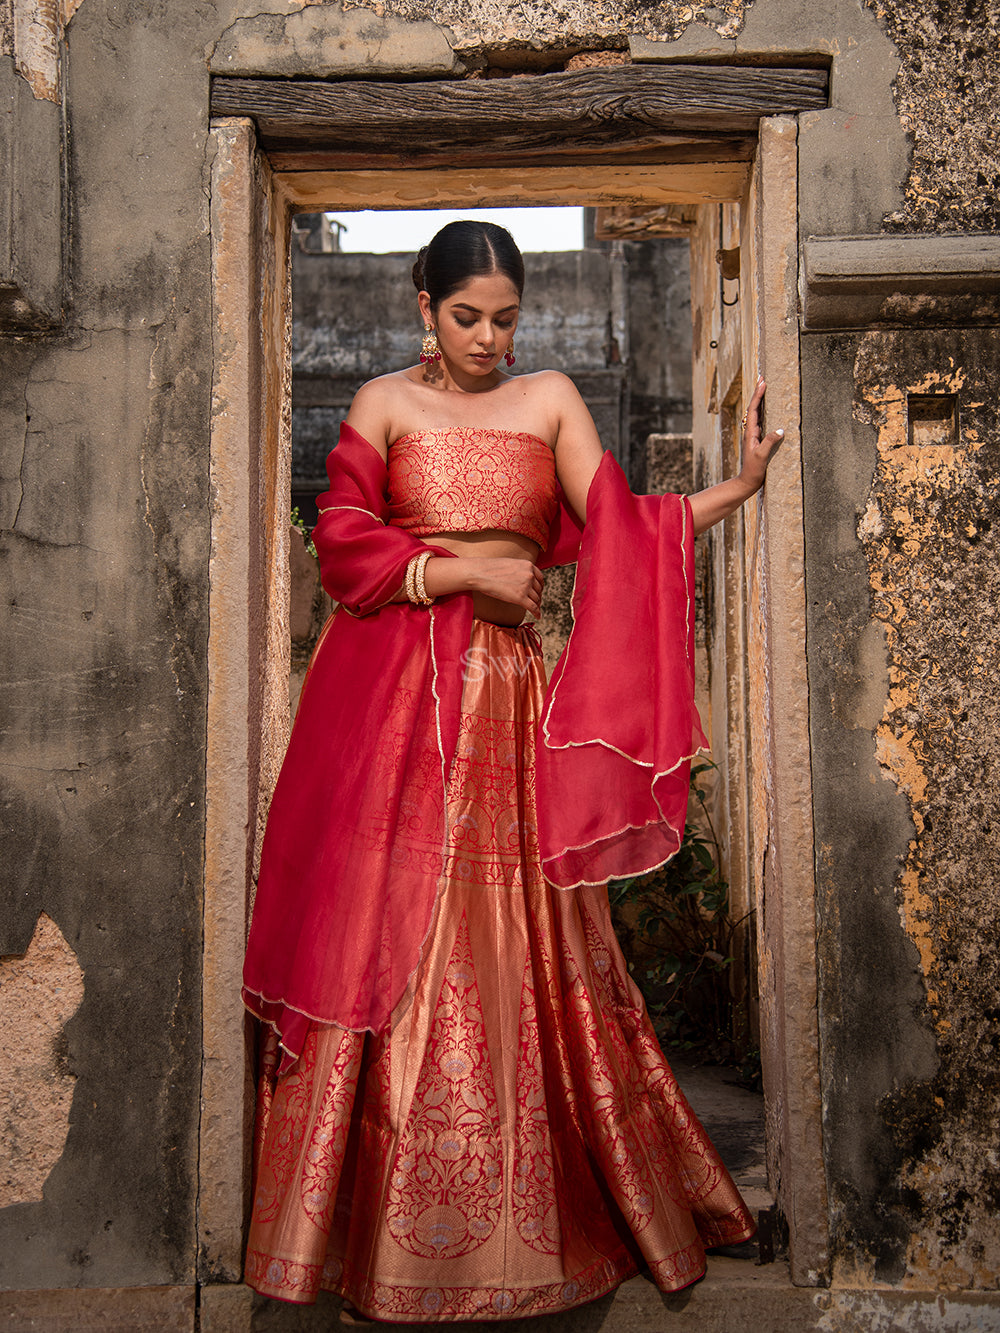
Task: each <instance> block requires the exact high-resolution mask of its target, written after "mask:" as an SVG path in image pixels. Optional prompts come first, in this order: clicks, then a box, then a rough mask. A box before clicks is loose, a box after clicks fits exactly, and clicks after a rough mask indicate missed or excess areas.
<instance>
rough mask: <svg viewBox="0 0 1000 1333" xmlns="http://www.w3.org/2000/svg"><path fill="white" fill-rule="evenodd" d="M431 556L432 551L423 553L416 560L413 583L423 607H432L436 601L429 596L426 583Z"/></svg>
mask: <svg viewBox="0 0 1000 1333" xmlns="http://www.w3.org/2000/svg"><path fill="white" fill-rule="evenodd" d="M431 554H432V552H430V551H423V552H421V554H420V555H418V556H417V559H416V570H415V572H414V576H413V581H414V584H415V585H416V593H417V601H418V602H419V603H420V605H421V606H430V604H431V602H433V600H434V598H433V597H428V596H427V585H426V584H425V583H424V571H425V570H426V568H427V561H428V560H429V559H430V558H431Z"/></svg>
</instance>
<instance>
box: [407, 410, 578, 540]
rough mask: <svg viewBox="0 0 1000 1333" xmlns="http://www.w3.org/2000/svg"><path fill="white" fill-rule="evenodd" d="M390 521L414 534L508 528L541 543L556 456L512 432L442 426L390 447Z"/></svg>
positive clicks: (551, 510) (552, 497)
mask: <svg viewBox="0 0 1000 1333" xmlns="http://www.w3.org/2000/svg"><path fill="white" fill-rule="evenodd" d="M388 467H389V522H390V523H391V524H392V525H393V527H399V528H405V529H407V530H408V531H409V532H412V533H413V535H414V536H416V537H427V536H430V535H432V534H434V533H439V532H485V531H488V530H496V531H499V532H515V533H518V534H519V535H520V536H522V537H527V538H529V540H531V541H533V542H537V544H538V545H539V546H541V547H542V548H543V549H544V548H545V546H546V545H547V544H548V538H549V524H550V523H551V522H552V519H553V517H554V515H555V512H556V474H555V458H554V456H553V453H552V450H551V449H550V448H549V446H548V445H547V444H546V443H545V441H544V440H540V439H538V437H537V436H535V435H528V434H524V433H521V432H517V431H508V430H489V429H484V428H481V427H471V426H447V427H441V428H439V429H426V430H421V431H415V432H414V433H413V434H412V435H404V436H402V438H400V439H398V440H395V441H394V442H393V443H392V444H391V445H390V446H389V462H388Z"/></svg>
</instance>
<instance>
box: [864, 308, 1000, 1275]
mask: <svg viewBox="0 0 1000 1333" xmlns="http://www.w3.org/2000/svg"><path fill="white" fill-rule="evenodd" d="M997 360H998V352H997V347H996V339H995V334H993V333H991V332H989V331H983V332H981V333H980V332H977V331H972V330H966V331H948V332H943V331H940V330H937V331H935V334H934V336H933V339H931V337H930V336H929V335H924V334H917V333H914V334H910V335H908V334H905V333H901V332H899V333H869V334H866V335H865V336H864V337H863V338H862V340H861V343H860V345H859V349H858V354H857V357H856V360H855V368H854V369H855V377H856V392H857V397H856V401H855V416H856V417H857V418H858V419H859V420H861V421H866V422H868V423H869V424H871V425H872V426H874V427H875V430H876V436H877V465H876V469H875V475H874V478H873V481H872V486H871V490H870V493H869V496H868V500H867V505H866V507H865V511H864V514H863V515H862V517H861V520H860V522H859V524H858V537H859V539H860V541H861V543H862V546H863V548H864V552H865V556H866V560H867V566H868V577H869V585H870V591H871V607H872V614H873V616H874V617H875V619H876V621H877V622H879V623H880V624H881V626H882V628H883V630H884V634H885V642H886V649H887V653H888V691H887V694H886V699H885V706H884V709H883V712H882V716H881V718H880V720H879V722H878V725H877V727H876V733H875V758H876V760H877V762H878V765H879V768H880V770H881V772H882V774H883V776H884V777H885V778H886V779H887V780H889V781H891V782H892V783H893V784H894V785H895V786H896V787H897V789H898V790H899V791H900V792H901V793H902V794H903V795H904V796H905V797H906V800H907V802H908V804H909V806H910V811H911V816H912V820H913V828H914V836H913V837H912V839H911V840H910V843H909V847H908V848H907V851H906V853H905V858H904V862H903V864H902V866H901V868H900V871H899V874H898V876H897V879H896V884H895V895H896V905H897V909H898V912H899V918H900V921H901V923H902V926H903V929H904V930H905V932H906V934H907V936H908V937H909V939H910V940H911V941H912V943H913V944H914V946H915V947H916V950H917V952H918V955H919V960H920V971H921V974H922V979H923V983H924V987H925V994H926V1005H927V1017H928V1018H929V1019H930V1020H931V1022H932V1023H933V1025H934V1029H935V1031H936V1034H937V1041H938V1054H939V1060H940V1067H939V1070H938V1073H937V1074H936V1076H935V1077H934V1078H933V1079H932V1080H931V1081H930V1082H929V1083H923V1084H919V1083H915V1084H912V1085H909V1086H907V1087H905V1088H901V1089H899V1090H897V1092H896V1093H894V1094H892V1095H890V1096H888V1097H886V1098H885V1100H884V1103H883V1105H882V1107H881V1108H880V1109H881V1112H882V1115H883V1117H884V1119H885V1123H886V1126H887V1128H888V1129H889V1130H890V1132H891V1133H892V1135H893V1137H894V1139H895V1142H896V1144H897V1147H898V1149H899V1153H900V1162H901V1166H900V1170H899V1175H898V1181H897V1189H898V1196H899V1200H900V1201H901V1202H900V1206H901V1207H902V1208H903V1209H904V1211H905V1212H908V1213H909V1215H910V1222H911V1224H912V1225H911V1231H910V1236H909V1242H908V1252H907V1256H906V1260H907V1264H906V1275H905V1278H904V1282H905V1283H906V1284H907V1285H913V1286H918V1285H920V1284H921V1283H934V1284H937V1285H940V1286H955V1287H987V1288H994V1287H996V1285H997V1280H998V1279H997V1273H998V1272H1000V1233H998V1229H997V1226H996V1216H997V1211H998V1208H1000V1170H998V1169H997V1163H996V1162H995V1161H994V1162H993V1163H992V1165H991V1164H990V1153H991V1151H993V1150H995V1147H996V1141H997V1137H998V1134H1000V1075H998V1066H1000V1061H998V1054H1000V1037H998V1036H997V1032H998V1019H1000V963H998V960H997V958H996V949H995V941H996V939H997V937H998V934H1000V901H998V899H997V895H996V894H995V892H992V891H991V886H993V885H995V884H996V883H997V882H998V881H1000V858H998V855H997V850H996V849H997V838H996V819H997V802H996V778H995V776H994V772H995V767H996V764H997V761H998V759H1000V744H998V740H997V737H998V736H1000V702H998V700H997V697H996V696H997V691H996V688H995V681H994V679H993V676H994V674H995V673H994V672H993V671H990V670H988V669H987V670H985V671H984V667H985V666H986V664H988V663H995V662H996V622H995V615H996V612H995V608H996V605H997V601H998V598H1000V573H998V569H1000V564H998V560H997V550H996V535H995V533H994V530H993V529H994V520H995V510H996V499H995V497H996V489H995V477H996V473H997V462H998V456H1000V425H998V422H997V416H996V410H995V406H989V407H987V406H986V405H985V404H986V403H987V402H988V395H987V392H986V390H987V388H988V386H989V385H990V384H991V383H994V384H995V382H996V378H997V375H998V370H1000V367H998V365H997ZM928 365H930V366H933V367H934V369H930V370H928V369H927V367H928ZM914 394H916V395H946V394H954V395H957V402H958V413H959V416H958V426H957V430H956V433H955V437H954V438H953V439H952V440H951V441H949V442H944V443H935V444H920V443H915V442H914V439H915V436H916V433H915V432H914V430H912V429H910V428H909V427H908V422H907V402H908V395H914ZM994 1155H995V1154H994Z"/></svg>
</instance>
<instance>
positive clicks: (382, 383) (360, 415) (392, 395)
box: [346, 370, 414, 458]
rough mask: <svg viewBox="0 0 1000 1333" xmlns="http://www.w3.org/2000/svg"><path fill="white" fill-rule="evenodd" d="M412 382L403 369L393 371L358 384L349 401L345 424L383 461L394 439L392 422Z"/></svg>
mask: <svg viewBox="0 0 1000 1333" xmlns="http://www.w3.org/2000/svg"><path fill="white" fill-rule="evenodd" d="M413 387H414V385H413V381H412V380H411V379H410V378H409V377H408V374H407V371H405V370H393V371H390V373H389V374H387V375H378V376H376V378H375V379H373V380H368V381H367V383H365V384H362V386H361V388H360V389H359V390H358V391H357V393H356V394H355V395H354V398H353V399H352V401H351V408H350V411H349V412H348V414H347V418H346V420H347V424H348V425H349V426H353V427H354V429H355V430H356V431H357V432H358V434H359V435H363V436H364V438H365V439H366V440H367V441H368V443H369V444H371V445H372V446H374V448H376V449H377V450H378V451H379V453H380V454H381V455H382V457H383V458H385V457H386V455H387V453H388V446H389V441H390V440H392V439H393V438H394V434H395V423H396V421H397V420H398V419H399V417H400V415H401V411H400V409H401V407H402V406H403V405H404V404H405V403H406V401H407V399H408V397H409V395H410V393H412V390H413Z"/></svg>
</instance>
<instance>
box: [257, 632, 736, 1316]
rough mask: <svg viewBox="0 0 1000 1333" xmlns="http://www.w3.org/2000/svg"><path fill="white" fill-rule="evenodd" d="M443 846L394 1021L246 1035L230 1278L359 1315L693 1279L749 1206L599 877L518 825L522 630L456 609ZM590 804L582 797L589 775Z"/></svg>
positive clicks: (530, 752) (528, 737) (523, 802)
mask: <svg viewBox="0 0 1000 1333" xmlns="http://www.w3.org/2000/svg"><path fill="white" fill-rule="evenodd" d="M472 649H473V651H472V653H470V655H469V661H470V663H472V664H473V665H472V667H471V668H470V669H469V670H468V671H467V673H466V682H465V687H464V695H463V719H462V727H461V733H460V738H459V748H458V754H457V757H456V760H455V764H454V767H453V771H452V774H451V778H450V785H449V796H448V814H449V835H448V837H449V842H448V845H449V859H448V864H447V872H446V875H445V880H444V885H443V889H442V891H441V894H440V896H439V899H438V905H437V909H436V914H435V919H434V923H433V926H432V929H431V933H430V935H429V937H428V941H427V943H426V945H425V948H424V954H423V958H422V961H421V964H420V968H419V971H418V973H417V977H416V981H415V986H414V987H413V988H412V991H411V994H410V996H409V997H408V998H407V1000H406V1001H405V1002H403V1003H402V1004H401V1005H400V1009H401V1010H402V1012H398V1011H397V1013H396V1014H395V1015H394V1016H393V1024H392V1027H391V1030H386V1031H384V1032H380V1033H378V1034H375V1035H372V1034H371V1033H360V1034H359V1033H354V1032H346V1031H344V1030H342V1029H340V1028H335V1027H328V1026H320V1025H316V1026H315V1027H313V1029H312V1030H311V1031H310V1034H309V1037H308V1040H307V1042H306V1046H305V1049H304V1051H303V1053H302V1055H301V1057H300V1058H299V1060H298V1061H297V1063H296V1064H295V1065H294V1066H293V1067H292V1069H291V1070H290V1071H289V1072H288V1073H287V1074H285V1075H282V1076H281V1077H280V1078H276V1075H275V1071H276V1069H277V1065H278V1058H279V1052H278V1048H277V1043H276V1038H275V1036H274V1034H273V1033H271V1032H267V1033H266V1035H265V1038H264V1043H263V1051H262V1065H261V1071H260V1083H259V1095H258V1107H257V1128H256V1136H255V1189H254V1203H253V1215H252V1222H251V1228H250V1238H249V1245H248V1253H247V1264H246V1281H247V1282H248V1283H249V1284H250V1285H251V1286H253V1287H254V1288H256V1289H257V1290H258V1291H259V1292H262V1293H264V1294H266V1295H268V1296H274V1297H278V1298H280V1299H283V1300H289V1301H313V1300H315V1298H316V1294H317V1291H318V1290H319V1289H320V1288H325V1289H326V1290H330V1291H335V1292H339V1293H341V1294H342V1295H344V1296H345V1297H346V1298H347V1299H348V1300H349V1301H350V1302H351V1303H352V1304H353V1305H354V1306H355V1307H356V1308H357V1309H358V1310H360V1311H362V1312H363V1313H364V1314H366V1315H369V1316H371V1317H372V1318H375V1319H382V1320H391V1321H397V1322H400V1323H430V1322H437V1321H442V1320H458V1319H480V1320H498V1319H509V1318H515V1317H521V1316H524V1315H535V1314H543V1313H547V1312H550V1311H555V1310H563V1309H567V1308H569V1307H571V1306H574V1305H579V1304H581V1303H583V1302H585V1301H590V1300H593V1299H594V1298H596V1297H598V1296H600V1295H602V1294H603V1293H605V1292H606V1291H608V1290H610V1289H611V1288H612V1287H614V1286H616V1285H617V1284H618V1283H620V1282H621V1281H622V1280H623V1279H625V1278H627V1277H629V1276H631V1275H633V1274H634V1273H636V1272H637V1271H639V1270H640V1269H641V1268H644V1267H645V1268H648V1270H649V1272H650V1274H651V1276H652V1277H653V1278H654V1280H655V1281H656V1282H657V1284H658V1285H659V1286H660V1287H661V1288H662V1289H663V1290H665V1291H674V1290H676V1289H678V1288H680V1287H684V1286H686V1285H688V1284H689V1283H691V1282H694V1281H696V1280H697V1279H698V1278H699V1277H700V1276H701V1275H702V1274H703V1273H704V1271H705V1247H706V1246H713V1245H722V1244H732V1243H736V1242H739V1241H742V1240H746V1239H748V1238H749V1237H750V1236H751V1235H752V1234H753V1231H754V1224H753V1221H752V1220H751V1218H750V1215H749V1213H748V1212H747V1209H746V1207H745V1206H744V1204H743V1201H742V1200H741V1198H740V1196H739V1194H738V1192H737V1190H736V1187H735V1186H734V1184H733V1182H732V1180H731V1179H730V1177H729V1175H728V1173H727V1171H726V1169H725V1167H724V1166H723V1165H722V1162H721V1161H720V1159H719V1157H718V1154H717V1153H716V1151H715V1149H714V1148H713V1147H712V1145H711V1143H710V1142H709V1139H708V1137H707V1136H706V1134H705V1131H704V1130H703V1129H702V1127H701V1125H700V1124H699V1122H698V1120H697V1119H696V1118H695V1116H694V1114H693V1113H692V1111H691V1108H690V1107H689V1105H688V1103H687V1101H686V1100H685V1098H684V1096H683V1094H682V1093H681V1092H680V1091H679V1089H678V1087H677V1083H676V1082H675V1080H674V1077H673V1075H672V1074H671V1072H670V1068H669V1066H668V1065H667V1062H666V1060H665V1059H664V1057H663V1054H662V1053H661V1051H660V1048H659V1045H658V1044H657V1041H656V1037H655V1036H654V1034H653V1030H652V1027H651V1026H650V1022H649V1018H648V1015H647V1013H646V1010H645V1007H644V1005H643V1002H642V999H641V997H640V995H639V993H638V991H637V989H636V987H635V985H634V984H633V982H632V981H631V979H630V977H629V975H628V971H627V968H626V965H625V961H624V959H623V957H622V954H621V951H620V949H619V947H618V943H617V941H616V939H615V935H614V932H613V930H612V926H611V919H610V914H609V909H608V899H607V892H606V890H605V889H604V888H598V887H594V888H578V889H573V890H564V889H555V888H552V887H551V886H550V885H549V884H548V883H547V882H546V881H545V880H544V878H543V877H542V874H541V871H540V869H539V861H538V853H537V844H536V837H535V828H534V735H535V726H536V722H537V718H538V711H539V708H540V705H541V699H542V692H543V687H544V668H543V665H542V660H541V654H540V651H539V648H538V643H537V637H536V635H535V634H534V633H533V631H531V630H526V629H504V628H501V627H498V626H495V625H490V624H487V623H486V622H483V621H476V622H474V627H473V643H472ZM594 799H595V800H600V793H599V792H595V793H594Z"/></svg>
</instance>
